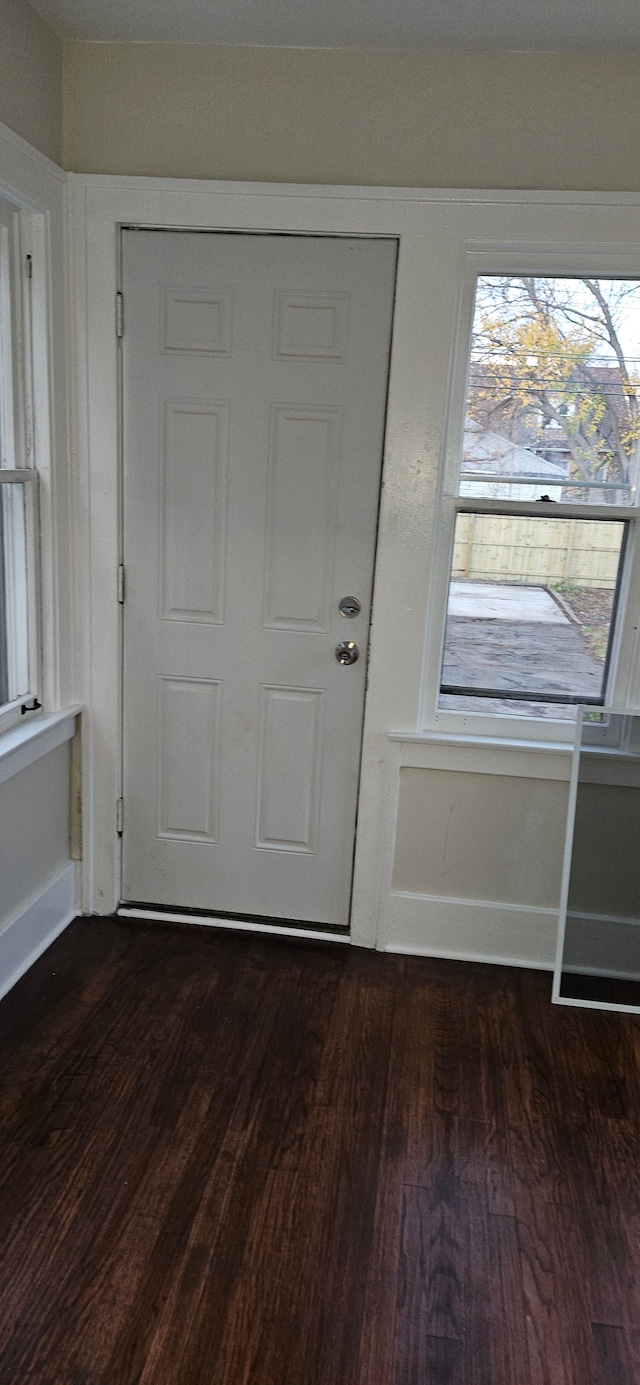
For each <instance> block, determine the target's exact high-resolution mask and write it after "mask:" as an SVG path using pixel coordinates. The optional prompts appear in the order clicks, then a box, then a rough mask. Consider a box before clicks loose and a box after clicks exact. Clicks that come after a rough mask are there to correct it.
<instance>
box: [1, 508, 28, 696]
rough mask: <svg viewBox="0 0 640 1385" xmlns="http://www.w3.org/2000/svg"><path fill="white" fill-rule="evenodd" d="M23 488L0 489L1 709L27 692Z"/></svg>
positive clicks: (25, 563) (26, 592)
mask: <svg viewBox="0 0 640 1385" xmlns="http://www.w3.org/2000/svg"><path fill="white" fill-rule="evenodd" d="M25 500H26V496H25V487H24V485H20V484H8V485H3V486H0V706H2V705H4V704H5V703H7V702H13V701H14V699H15V698H17V697H23V696H24V695H25V694H26V693H27V692H28V691H29V642H28V627H27V601H28V587H27V542H26V512H25Z"/></svg>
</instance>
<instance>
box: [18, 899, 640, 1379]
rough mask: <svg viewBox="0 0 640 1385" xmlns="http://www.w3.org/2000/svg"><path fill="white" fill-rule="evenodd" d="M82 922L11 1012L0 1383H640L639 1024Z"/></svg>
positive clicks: (417, 963)
mask: <svg viewBox="0 0 640 1385" xmlns="http://www.w3.org/2000/svg"><path fill="white" fill-rule="evenodd" d="M549 995H550V978H549V976H547V975H544V974H541V973H536V972H518V971H511V970H508V969H506V968H505V969H503V968H494V967H488V966H476V965H473V964H465V963H452V962H440V961H428V960H423V959H419V958H406V957H392V956H381V955H377V954H372V953H367V952H362V951H358V950H355V949H349V948H347V947H345V946H339V945H336V946H323V945H314V944H312V943H297V942H295V941H293V940H285V941H283V942H281V941H276V940H273V941H271V940H268V939H263V938H261V939H255V938H252V937H250V936H248V935H246V934H244V935H242V936H238V935H235V936H233V935H224V934H221V933H217V932H212V931H208V930H205V929H202V930H190V929H188V928H186V927H185V928H175V927H174V928H170V927H164V926H161V925H146V924H142V923H134V922H124V921H115V920H97V919H90V920H78V921H77V922H76V923H74V924H73V925H72V926H71V928H69V929H68V930H67V932H66V933H65V934H64V935H63V936H62V937H61V938H60V939H59V940H58V942H57V943H56V944H54V946H53V947H52V948H51V949H50V951H49V952H47V953H46V954H45V956H44V957H43V958H41V960H40V962H39V963H38V964H37V965H36V967H35V968H33V970H32V971H31V972H30V973H29V974H28V976H26V977H25V978H24V979H23V981H22V982H21V983H20V984H19V985H18V986H17V987H16V988H15V990H14V991H12V992H11V994H10V995H9V996H8V997H7V998H6V1000H5V1001H4V1002H3V1003H2V1005H0V1036H1V1043H2V1046H1V1065H0V1082H1V1113H2V1121H1V1134H0V1142H1V1155H0V1245H1V1247H2V1252H1V1266H0V1280H1V1283H0V1385H22V1383H23V1382H29V1385H98V1382H99V1383H100V1385H133V1382H140V1385H592V1383H593V1385H631V1382H640V1244H639V1231H640V1021H638V1020H637V1019H635V1018H634V1017H629V1016H626V1015H616V1014H600V1013H597V1012H592V1011H585V1010H570V1009H564V1008H554V1007H552V1006H551V1004H550V1000H549Z"/></svg>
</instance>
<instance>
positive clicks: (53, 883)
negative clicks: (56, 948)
mask: <svg viewBox="0 0 640 1385" xmlns="http://www.w3.org/2000/svg"><path fill="white" fill-rule="evenodd" d="M75 876H76V870H75V865H74V863H73V862H72V861H70V862H69V865H67V866H65V867H64V870H62V871H60V874H59V875H56V876H54V878H53V880H50V881H49V883H48V884H47V885H45V887H44V889H42V890H40V893H39V894H37V895H36V897H35V899H31V900H30V901H29V903H28V904H25V905H24V907H23V908H22V909H21V910H20V912H19V913H17V914H14V916H13V918H10V919H8V920H7V922H6V923H4V924H2V925H0V1000H1V999H2V997H3V996H5V995H6V994H7V991H10V990H11V987H12V986H15V984H16V981H19V980H20V977H21V976H24V973H25V971H28V970H29V967H31V966H33V963H34V962H37V960H38V957H40V956H41V954H42V953H43V952H45V951H46V949H47V948H48V947H49V945H50V943H52V942H53V941H54V939H55V938H57V937H58V934H59V933H62V931H63V929H65V928H66V927H67V924H68V923H71V920H72V919H73V918H75V915H76V912H77V911H76V907H75Z"/></svg>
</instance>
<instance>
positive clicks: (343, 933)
mask: <svg viewBox="0 0 640 1385" xmlns="http://www.w3.org/2000/svg"><path fill="white" fill-rule="evenodd" d="M116 914H117V915H118V916H119V917H120V918H137V919H148V920H149V921H150V922H152V921H153V922H159V923H190V924H193V925H195V926H199V927H204V928H227V929H235V930H237V931H238V932H243V933H271V934H276V935H279V936H281V937H298V938H309V939H314V940H316V941H318V940H319V941H322V942H345V943H348V942H350V932H349V926H348V924H322V923H308V922H306V921H305V920H304V919H274V918H266V917H264V916H263V915H261V914H234V913H228V912H225V913H215V912H213V911H209V910H205V909H189V908H183V907H182V906H172V907H171V908H168V907H165V908H162V906H160V905H158V904H144V903H140V902H139V901H138V900H123V901H122V903H121V904H119V905H118V908H117V909H116Z"/></svg>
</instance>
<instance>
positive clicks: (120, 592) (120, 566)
mask: <svg viewBox="0 0 640 1385" xmlns="http://www.w3.org/2000/svg"><path fill="white" fill-rule="evenodd" d="M118 601H119V603H120V605H121V606H124V563H119V564H118Z"/></svg>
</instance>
